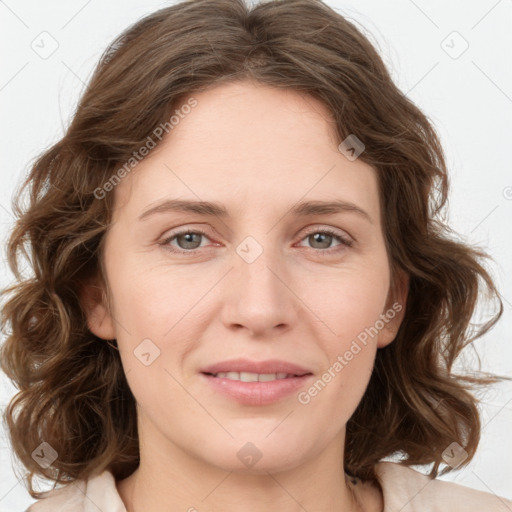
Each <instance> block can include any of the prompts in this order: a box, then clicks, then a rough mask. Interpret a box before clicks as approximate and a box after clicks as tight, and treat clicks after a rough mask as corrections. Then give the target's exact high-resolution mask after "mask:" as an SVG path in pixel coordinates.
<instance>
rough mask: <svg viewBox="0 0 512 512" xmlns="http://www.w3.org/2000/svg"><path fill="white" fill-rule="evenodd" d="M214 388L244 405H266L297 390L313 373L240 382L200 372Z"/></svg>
mask: <svg viewBox="0 0 512 512" xmlns="http://www.w3.org/2000/svg"><path fill="white" fill-rule="evenodd" d="M201 375H202V376H203V377H204V378H205V379H206V380H207V382H208V384H209V385H210V386H211V387H212V388H213V389H214V390H215V391H218V392H220V393H222V394H224V395H226V396H228V397H230V398H233V399H234V400H236V401H237V402H239V403H241V404H246V405H267V404H272V403H274V402H277V401H278V400H281V399H282V398H284V397H286V396H288V395H290V394H292V393H294V392H297V391H298V390H299V389H301V388H302V387H303V386H304V385H305V383H306V382H307V381H309V380H310V378H311V377H313V375H311V374H308V375H302V376H301V377H289V378H287V379H276V380H272V381H268V382H242V381H239V380H231V379H225V378H219V377H214V376H213V375H208V374H206V373H202V374H201Z"/></svg>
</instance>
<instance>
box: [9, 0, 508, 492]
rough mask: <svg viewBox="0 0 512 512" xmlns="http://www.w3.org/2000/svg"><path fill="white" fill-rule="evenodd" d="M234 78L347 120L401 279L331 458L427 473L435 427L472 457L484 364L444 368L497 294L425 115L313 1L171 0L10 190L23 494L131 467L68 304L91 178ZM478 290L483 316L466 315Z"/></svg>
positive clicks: (131, 433)
mask: <svg viewBox="0 0 512 512" xmlns="http://www.w3.org/2000/svg"><path fill="white" fill-rule="evenodd" d="M234 80H253V81H256V82H259V83H262V84H267V85H270V86H273V87H279V88H283V89H292V90H296V91H300V92H302V93H305V94H309V95H311V96H313V97H314V98H316V99H318V100H320V101H322V102H323V103H324V104H325V105H326V106H327V107H328V109H329V110H330V112H332V115H333V119H334V121H335V129H336V133H337V135H338V136H339V141H340V142H341V141H343V140H344V139H345V138H346V137H347V136H348V135H349V134H355V135H356V136H357V137H358V138H359V139H360V140H361V141H363V143H364V144H365V150H364V152H363V153H362V154H361V155H360V157H359V158H361V159H362V160H363V161H364V162H366V163H367V164H370V165H372V166H373V167H374V168H375V169H376V171H377V175H378V182H379V194H380V201H381V208H382V218H383V223H384V231H385V233H384V234H385V240H386V245H387V251H388V255H389V259H390V265H391V270H392V278H393V283H392V284H396V283H395V281H396V279H397V276H398V275H399V273H402V274H406V275H407V276H408V277H409V288H408V297H407V302H406V314H405V317H404V320H403V322H402V324H401V326H400V329H399V330H398V332H397V335H396V338H395V340H394V342H393V343H391V344H390V345H388V346H387V347H386V348H383V349H380V350H379V351H378V353H377V356H376V361H375V367H374V371H373V375H372V377H371V380H370V383H369V385H368V388H367V390H366V393H365V395H364V397H363V399H362V401H361V403H360V404H359V406H358V408H357V410H356V411H355V413H354V415H353V417H352V418H351V419H350V421H349V422H348V424H347V436H346V450H345V468H346V470H347V472H349V473H351V474H353V475H355V476H358V477H360V478H363V479H373V480H375V471H374V466H375V464H376V463H377V462H378V461H380V460H381V459H383V458H385V457H388V456H391V455H393V454H401V455H402V458H403V461H404V463H405V464H409V465H413V464H414V465H415V464H428V465H431V464H432V469H431V472H430V474H431V476H436V475H437V474H439V471H440V469H441V468H440V464H442V462H443V461H442V452H443V450H444V449H445V448H446V447H447V446H449V445H450V444H451V443H452V442H453V441H457V442H458V443H459V444H460V445H462V446H463V447H464V448H465V450H466V451H467V453H468V458H467V459H466V461H465V463H468V462H469V461H470V460H471V458H472V457H473V455H474V453H475V450H476V447H477V444H478V441H479V436H480V420H479V412H478V408H477V405H478V403H477V399H476V398H475V394H474V392H473V388H474V386H476V385H478V384H489V383H491V382H494V381H496V380H497V378H495V377H492V376H489V375H488V374H483V373H475V372H468V373H466V374H464V375H456V374H454V372H453V370H452V366H453V364H454V361H455V360H456V358H457V356H458V355H459V353H460V352H461V351H462V349H463V348H464V347H465V346H466V345H468V344H469V343H471V342H472V341H473V340H474V339H476V338H478V337H480V336H482V335H483V334H484V333H486V332H487V331H488V330H489V329H490V328H491V327H492V326H493V325H494V324H495V323H496V322H497V320H498V319H499V317H500V316H501V314H502V311H503V304H502V302H501V300H500V297H499V294H498V291H497V289H496V287H495V284H494V283H493V280H492V279H491V276H490V274H489V273H488V271H487V270H486V268H485V266H484V259H487V258H489V257H488V256H487V254H486V253H485V252H483V251H482V250H481V249H479V248H477V247H473V246H470V245H468V244H466V243H464V242H463V241H461V240H460V239H457V237H456V236H454V233H453V232H452V231H451V229H450V228H449V227H448V226H447V225H446V223H445V222H444V221H443V213H444V208H446V203H447V196H448V175H447V168H446V163H445V156H444V154H443V149H442V147H441V144H440V141H439V138H438V135H437V134H436V131H435V129H434V128H433V126H432V124H431V123H430V121H429V119H428V118H427V117H426V116H425V114H423V113H422V112H421V111H420V109H419V108H418V107H417V106H415V105H414V103H413V102H412V101H411V100H410V99H409V98H407V96H406V95H405V94H403V93H402V92H401V91H400V90H399V89H398V88H397V87H396V86H395V84H394V83H393V81H392V79H391V77H390V75H389V73H388V71H387V69H386V67H385V65H384V63H383V61H382V59H381V57H380V56H379V54H378V53H377V51H376V50H375V48H374V47H373V45H372V43H371V42H370V40H369V39H368V38H367V36H365V35H364V34H363V32H362V31H361V30H360V29H358V28H357V27H356V26H355V24H354V23H352V22H350V21H348V20H347V19H346V18H345V17H343V16H342V15H341V14H339V13H338V12H336V11H335V10H333V9H331V8H330V7H328V6H327V5H325V4H324V3H322V2H321V1H320V0H271V1H266V2H264V3H261V4H258V5H256V6H254V7H253V8H252V9H250V8H249V7H248V6H247V5H246V4H245V3H244V2H243V0H193V1H191V0H185V1H182V2H180V3H178V4H175V5H172V6H170V7H167V8H164V9H161V10H159V11H156V12H154V13H152V14H150V15H148V16H146V17H144V18H143V19H141V20H139V21H138V22H137V23H135V24H133V25H132V26H131V27H129V28H128V29H127V30H126V31H125V32H124V33H122V34H121V35H120V36H119V37H118V38H117V39H116V40H114V41H113V43H112V44H111V45H110V46H109V47H108V48H107V50H106V51H105V52H104V54H103V55H102V57H101V59H100V61H99V63H98V65H97V67H96V69H95V71H94V73H93V75H92V77H91V79H90V81H89V84H88V87H87V89H86V90H85V91H84V93H83V94H82V96H81V99H80V101H79V103H78V106H77V108H76V112H75V113H74V115H73V117H72V120H71V122H70V125H69V128H68V129H67V131H66V132H65V135H64V136H63V137H62V139H61V140H59V141H58V142H57V143H55V144H54V145H53V146H51V147H50V148H49V149H47V150H46V151H44V152H43V153H42V154H41V155H40V156H38V157H37V159H35V162H33V165H32V166H31V171H30V173H29V175H28V177H27V178H26V179H25V180H24V182H23V184H22V185H21V186H20V188H19V190H17V195H16V197H15V198H14V199H13V211H14V213H15V214H16V217H17V220H16V223H15V225H14V227H13V229H12V232H11V233H10V238H9V240H8V245H7V256H8V262H9V266H10V268H11V270H12V272H13V273H14V276H15V278H16V281H15V284H13V285H12V286H9V287H8V288H6V289H4V290H3V292H2V294H3V295H9V297H8V300H7V301H6V302H5V304H4V305H3V306H2V308H3V309H2V313H3V314H2V328H3V329H7V328H8V332H7V331H6V339H5V342H4V344H3V346H2V352H1V355H2V358H1V364H2V369H3V370H4V372H5V373H6V374H7V375H8V377H9V378H10V379H12V381H13V382H14V383H15V385H16V386H17V388H19V392H18V393H17V394H16V395H15V397H14V398H13V399H12V400H11V402H10V404H9V405H8V407H7V408H6V411H5V413H4V421H5V422H6V425H7V427H8V433H9V435H10V439H11V442H12V447H13V450H14V453H15V455H16V456H17V457H18V458H19V459H20V461H21V463H22V464H23V465H24V466H25V468H27V469H28V470H29V473H26V474H25V478H26V481H27V483H28V487H29V492H30V494H31V496H32V497H34V498H40V497H41V493H38V492H36V491H35V490H34V489H33V487H32V479H33V477H34V475H38V476H42V477H44V478H47V479H50V480H52V481H54V483H55V485H56V484H57V483H66V482H70V481H72V480H75V479H85V478H87V477H89V476H91V475H92V474H96V473H98V472H100V471H102V470H104V469H108V470H110V471H112V473H113V474H114V477H115V478H116V479H123V478H125V477H127V476H129V475H130V474H131V473H132V472H133V471H134V470H135V469H136V468H137V466H138V464H139V444H138V434H137V421H136V408H135V400H134V397H133V395H132V393H131V391H130V389H129V386H128V384H127V381H126V378H125V375H124V372H123V368H122V365H121V361H120V357H119V352H118V350H117V348H116V344H115V343H111V342H110V341H108V342H106V341H105V340H102V339H100V338H98V337H96V336H95V335H93V334H92V333H91V332H90V330H89V329H88V327H87V321H86V316H85V313H84V310H83V307H82V303H81V300H80V297H81V290H82V289H83V287H84V285H85V283H87V282H88V280H89V279H91V278H93V277H95V276H96V277H98V278H99V279H100V280H101V281H100V282H101V283H104V284H106V279H105V273H104V268H103V265H102V262H103V259H102V241H103V240H104V235H105V233H106V231H107V229H108V227H109V223H110V222H111V213H112V208H113V196H114V194H113V193H108V194H105V197H102V198H99V197H97V196H98V194H95V191H97V190H98V187H101V186H102V185H103V184H104V183H106V182H107V181H108V180H109V179H111V177H112V176H113V174H114V172H115V170H116V169H119V166H120V165H123V164H124V163H125V162H127V161H128V160H129V159H130V158H131V157H132V155H133V152H134V151H137V150H138V149H140V148H141V146H143V145H144V144H145V143H146V142H147V140H148V139H147V138H148V136H149V135H150V134H151V133H152V132H153V130H154V129H155V128H156V127H157V126H159V125H160V124H162V123H165V122H167V121H168V119H169V117H170V115H171V114H172V112H173V110H174V109H175V108H176V107H178V106H180V105H181V101H182V100H183V98H186V97H188V96H189V95H191V94H193V93H195V92H201V91H205V90H207V89H209V88H211V87H214V86H216V85H220V84H222V83H227V82H230V81H234ZM170 136H172V133H171V135H170ZM25 193H28V203H27V205H26V206H21V200H22V197H23V196H24V194H25ZM21 256H23V257H24V258H25V259H26V260H27V261H28V263H29V267H30V269H31V273H30V275H29V276H27V275H22V272H21V271H20V269H19V258H20V257H21ZM484 292H486V294H485V295H486V298H487V299H494V300H495V301H497V304H498V308H497V309H496V311H497V312H495V314H494V316H493V317H492V318H491V320H489V321H488V322H486V323H483V324H473V323H471V319H472V317H473V315H474V312H475V308H476V307H477V305H478V304H479V301H480V298H481V295H482V294H483V293H484ZM114 341H115V340H114ZM43 441H45V442H47V443H49V444H50V445H51V446H52V447H53V448H54V449H55V450H56V451H57V454H58V457H57V459H56V460H55V461H54V462H53V464H52V465H51V466H49V467H48V468H42V467H41V466H40V465H39V464H38V463H37V462H36V461H35V460H34V459H33V458H32V456H31V453H32V452H33V451H34V449H35V448H36V447H37V446H38V445H40V443H41V442H43ZM446 469H448V470H449V469H450V468H449V467H448V468H446Z"/></svg>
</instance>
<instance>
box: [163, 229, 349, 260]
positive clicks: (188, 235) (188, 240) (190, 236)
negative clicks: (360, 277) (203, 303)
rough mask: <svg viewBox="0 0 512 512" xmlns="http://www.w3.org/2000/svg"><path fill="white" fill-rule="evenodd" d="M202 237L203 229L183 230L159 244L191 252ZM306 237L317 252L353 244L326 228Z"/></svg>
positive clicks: (176, 250) (172, 250)
mask: <svg viewBox="0 0 512 512" xmlns="http://www.w3.org/2000/svg"><path fill="white" fill-rule="evenodd" d="M202 238H207V239H208V240H209V237H208V235H207V234H206V233H205V232H204V231H201V230H194V231H192V230H183V231H179V232H178V233H173V234H172V235H171V236H169V237H167V238H166V239H165V240H163V241H162V242H161V245H163V246H164V247H165V248H166V249H167V250H169V251H171V252H174V253H181V254H186V253H193V252H194V251H195V249H199V248H200V247H204V245H202V244H201V239H202ZM306 239H307V240H308V241H309V243H311V244H312V245H313V246H312V247H311V249H316V250H317V252H321V253H326V252H328V253H329V254H330V253H332V252H337V251H339V250H343V249H344V248H346V247H351V246H352V244H353V241H352V239H350V238H348V237H345V236H342V235H341V234H340V233H338V232H337V231H334V230H331V229H326V228H324V229H318V228H317V229H314V230H310V231H309V233H306V236H305V237H304V238H302V240H306ZM333 241H338V242H339V244H338V246H342V247H338V246H334V247H332V246H331V244H332V242H333ZM172 242H176V244H177V245H174V244H173V243H172ZM315 245H317V247H315ZM336 247H338V248H336Z"/></svg>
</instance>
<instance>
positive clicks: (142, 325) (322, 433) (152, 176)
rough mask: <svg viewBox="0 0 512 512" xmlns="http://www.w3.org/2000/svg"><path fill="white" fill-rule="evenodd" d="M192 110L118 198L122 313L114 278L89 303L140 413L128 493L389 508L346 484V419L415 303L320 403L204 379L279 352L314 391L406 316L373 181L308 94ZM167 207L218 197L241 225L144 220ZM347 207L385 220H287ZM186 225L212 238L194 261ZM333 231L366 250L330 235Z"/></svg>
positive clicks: (290, 508)
mask: <svg viewBox="0 0 512 512" xmlns="http://www.w3.org/2000/svg"><path fill="white" fill-rule="evenodd" d="M194 98H196V100H197V101H198V105H197V106H196V107H195V108H194V109H193V110H192V111H191V113H190V114H188V115H187V116H185V117H184V118H183V119H181V120H180V122H179V124H178V125H176V126H175V127H174V129H173V130H172V131H171V132H170V134H169V135H168V136H167V137H166V138H164V139H163V141H162V143H161V145H160V146H159V147H158V148H156V149H154V150H153V151H152V152H151V153H150V154H149V156H147V157H146V158H145V159H144V160H143V161H142V162H141V163H139V164H138V166H137V167H136V168H135V170H133V171H132V172H131V173H130V174H129V175H127V176H126V177H124V178H123V179H122V181H121V183H119V185H117V187H116V188H115V190H114V191H113V192H111V193H114V194H115V205H116V207H115V211H114V215H113V223H112V226H111V228H110V229H109V231H108V233H107V235H106V240H105V246H104V253H103V258H104V260H103V261H104V265H105V269H106V275H107V280H108V289H107V290H103V291H104V292H105V293H107V294H110V295H109V297H110V300H111V308H109V307H108V305H107V304H108V301H107V300H106V299H105V295H104V294H103V295H102V294H101V293H99V292H98V290H99V288H98V287H99V286H100V285H99V282H97V283H94V284H91V285H90V286H88V287H87V288H86V293H85V295H84V308H85V310H86V312H87V317H88V324H89V328H90V330H91V331H92V332H93V333H94V334H96V335H97V336H99V337H101V338H103V339H105V340H107V339H113V338H116V339H117V343H118V347H119V350H120V356H121V360H122V364H123V368H124V371H125V373H126V377H127V380H128V383H129V386H130V388H131V390H132V392H133V394H134V396H135V399H136V401H137V410H138V426H139V439H140V451H141V463H140V467H139V468H138V469H137V470H136V471H135V472H134V473H133V474H132V475H131V476H130V477H128V478H127V479H125V480H123V481H120V482H117V488H118V491H119V493H120V495H121V498H122V499H123V501H124V503H125V506H126V508H127V510H128V512H133V511H135V512H140V511H148V512H163V511H169V510H183V511H186V510H188V511H189V512H192V511H194V510H197V511H199V512H203V511H205V512H207V511H218V510H222V511H224V512H230V511H234V510H240V508H241V507H242V508H243V510H245V511H248V512H262V511H269V510H279V511H281V512H295V511H303V510H308V511H311V512H313V511H319V510H322V511H326V510H329V511H331V510H332V511H338V510H344V511H352V510H354V511H355V510H366V511H370V510H372V511H377V510H381V509H382V497H381V493H380V490H379V489H377V488H376V487H372V486H371V485H370V484H361V483H359V484H358V485H356V486H352V484H350V483H348V482H347V481H346V479H345V476H344V472H343V447H344V439H345V425H346V423H347V421H348V420H349V418H350V417H351V415H352V414H353V412H354V410H355V408H356V406H357V404H358V403H359V401H360V400H361V398H362V396H363V393H364V391H365V389H366V386H367V384H368V380H369V377H370V375H371V371H372V368H373V362H374V358H375V355H376V351H377V350H378V348H381V347H384V346H386V345H387V344H389V343H391V342H392V341H393V339H394V336H395V334H396V331H397V330H398V327H399V325H400V322H401V321H402V318H403V313H404V311H405V306H404V307H403V308H402V311H401V312H400V313H397V314H396V315H395V317H394V318H393V319H392V320H390V321H389V322H388V323H387V324H386V325H385V327H384V328H383V329H381V330H380V331H379V332H378V334H377V335H375V336H373V337H370V338H369V341H368V343H367V345H366V346H364V347H363V348H362V350H361V351H360V352H359V353H358V354H357V355H355V356H354V358H353V359H352V360H351V361H350V362H349V363H348V364H346V365H345V366H344V367H343V370H342V371H340V372H338V373H337V374H336V377H335V378H333V379H332V380H331V382H329V384H328V385H327V386H325V388H324V389H323V390H322V391H321V392H319V393H318V394H317V396H315V397H313V398H311V401H310V402H309V403H307V404H301V403H299V401H298V400H297V393H292V394H291V395H290V396H287V397H285V398H284V399H281V400H280V401H278V402H276V403H273V404H271V405H263V406H252V405H242V404H238V403H237V402H235V401H234V400H232V399H230V398H228V397H225V396H224V395H221V394H219V393H217V392H216V391H214V390H212V389H211V388H210V387H209V386H208V385H207V384H205V382H204V381H203V379H202V378H201V377H200V375H199V373H198V372H199V369H200V368H201V367H203V366H205V365H207V364H212V363H216V362H219V361H223V360H226V359H233V358H236V357H247V358H249V359H255V360H263V359H269V358H278V359H284V360H286V361H290V362H294V363H296V364H299V365H302V366H305V367H306V368H308V369H310V371H311V372H312V373H313V374H314V376H315V380H316V379H317V378H319V377H320V376H321V375H322V374H323V372H325V371H326V370H327V369H328V368H329V367H331V366H332V365H333V363H334V362H335V361H336V360H337V357H338V356H339V355H343V354H344V353H345V352H346V351H347V350H348V349H349V348H350V346H351V343H352V342H353V340H355V339H356V337H357V336H358V335H359V334H360V333H361V332H362V331H364V329H365V328H367V327H369V326H373V325H374V324H375V322H376V321H377V320H378V319H379V318H381V317H380V316H379V315H381V314H385V313H386V312H387V311H389V309H390V308H391V307H392V305H393V304H394V303H397V302H398V303H400V304H402V305H405V299H406V291H405V290H406V285H405V284H404V283H402V285H401V286H399V287H398V291H397V292H396V293H394V294H392V293H391V288H390V284H391V276H390V271H389V260H388V256H387V253H386V247H385V242H384V235H383V230H382V219H381V218H380V207H379V194H378V188H377V183H378V182H377V175H376V172H375V170H374V169H373V168H372V167H371V166H369V165H367V164H366V163H364V162H363V161H362V160H361V159H356V160H354V161H350V160H348V159H347V158H346V157H345V156H344V155H343V154H342V153H341V152H340V151H338V149H337V145H338V143H339V141H337V140H336V137H335V134H334V130H333V122H332V120H331V117H330V115H329V111H328V110H327V109H326V107H325V106H324V105H323V104H322V103H320V102H319V101H317V100H316V99H314V98H312V97H310V96H306V95H304V94H301V93H300V92H296V91H284V90H279V89H274V88H271V87H268V86H265V85H261V84H254V83H252V82H248V81H244V82H237V83H230V84H224V85H221V86H217V87H216V88H213V89H210V90H209V91H207V92H204V93H201V94H195V95H194ZM169 198H178V199H190V200H204V201H212V202H220V203H222V204H223V205H224V206H225V207H226V208H227V210H228V212H229V217H226V218H220V217H217V216H213V217H208V216H204V215H199V214H197V213H186V212H172V211H171V212H166V213H159V214H155V215H153V216H149V217H147V218H146V219H144V220H138V217H139V216H140V215H141V214H142V212H144V211H145V210H147V209H148V208H150V207H152V206H154V205H155V204H156V203H158V202H160V201H161V200H164V199H169ZM333 199H342V200H345V201H350V202H352V203H355V204H356V205H357V206H359V207H360V208H362V209H363V210H365V211H366V212H367V214H368V215H369V217H370V218H371V222H370V221H368V220H366V219H365V218H364V217H363V216H362V215H358V214H357V213H354V212H350V211H345V212H341V213H334V214H322V215H313V216H308V217H305V218H299V217H294V216H292V215H290V214H288V212H289V210H290V209H291V208H292V207H293V206H294V205H295V204H296V203H297V202H298V201H308V200H320V201H327V200H333ZM177 228H180V230H181V229H185V231H187V230H188V231H192V232H194V231H195V230H197V229H200V230H203V231H204V232H205V233H206V236H203V237H201V236H199V235H196V238H194V239H193V242H195V245H193V247H194V249H192V250H191V249H187V247H191V246H192V244H191V243H190V241H189V245H188V246H187V240H186V239H184V237H178V238H174V239H173V240H172V241H168V242H166V243H165V242H164V241H165V240H166V239H169V238H170V237H171V236H172V235H173V234H174V233H176V231H177ZM325 228H332V229H334V230H335V231H336V233H338V234H339V235H340V236H343V237H345V238H347V237H348V238H349V239H351V240H352V242H353V245H352V246H351V247H349V246H346V245H343V244H342V243H340V241H339V240H337V239H336V238H334V237H333V238H331V239H329V236H328V235H327V239H326V240H324V241H322V240H320V241H316V240H315V238H314V237H313V236H312V235H314V233H318V232H320V233H321V232H322V229H325ZM310 235H311V236H310ZM247 236H251V237H253V238H254V239H255V240H256V241H257V243H258V244H259V247H261V249H262V250H263V252H262V253H261V254H260V255H259V257H257V258H256V259H255V260H254V261H252V262H251V263H248V262H247V261H246V260H244V259H243V258H242V257H241V256H239V254H238V253H237V251H236V249H237V247H238V246H239V245H240V244H241V242H242V241H244V239H245V238H246V237H247ZM251 247H252V248H251V249H250V250H251V251H254V250H255V249H254V247H253V246H251ZM169 248H171V249H172V248H174V249H175V250H178V251H179V250H180V249H181V250H183V251H187V250H188V251H189V252H188V253H187V254H178V253H173V252H170V250H169ZM253 254H254V253H253ZM147 338H149V339H150V340H152V342H153V343H154V344H155V345H156V346H157V347H158V349H159V350H160V355H159V357H157V358H156V359H155V360H154V361H153V362H152V363H151V364H150V365H148V366H146V365H144V364H142V363H141V361H140V360H139V359H138V358H137V357H136V356H135V355H134V350H136V348H137V347H138V346H139V344H140V343H141V342H142V340H144V339H147ZM247 442H251V443H253V444H254V445H255V446H256V447H257V449H258V450H259V452H260V453H261V455H262V456H261V459H260V460H259V461H258V462H257V463H256V464H255V465H253V466H252V467H247V466H246V465H244V464H243V462H242V461H241V460H240V459H239V458H238V457H237V453H238V451H239V450H240V449H241V448H242V447H243V446H244V445H245V444H246V443H247ZM306 482H307V485H305V483H306ZM299 502H300V504H299Z"/></svg>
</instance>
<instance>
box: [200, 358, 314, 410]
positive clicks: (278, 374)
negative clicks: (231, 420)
mask: <svg viewBox="0 0 512 512" xmlns="http://www.w3.org/2000/svg"><path fill="white" fill-rule="evenodd" d="M200 375H201V378H202V379H203V381H204V382H205V384H207V385H208V386H209V387H210V389H212V390H213V391H215V392H216V393H219V394H221V395H224V396H225V397H228V398H229V399H230V400H235V401H236V402H238V403H239V404H244V405H253V406H254V405H257V406H262V405H269V404H272V403H275V402H278V401H280V400H283V399H285V398H287V397H289V396H290V395H292V394H293V393H297V392H298V391H299V390H300V389H301V388H303V387H304V386H305V385H306V384H307V383H309V382H310V381H311V379H312V378H314V377H313V373H312V372H310V371H309V370H308V369H307V368H304V367H302V366H299V365H297V364H294V363H289V362H287V361H280V360H276V359H274V360H267V361H250V360H248V359H232V360H230V361H223V362H221V363H216V364H213V365H210V366H205V367H204V368H202V369H201V370H200Z"/></svg>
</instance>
